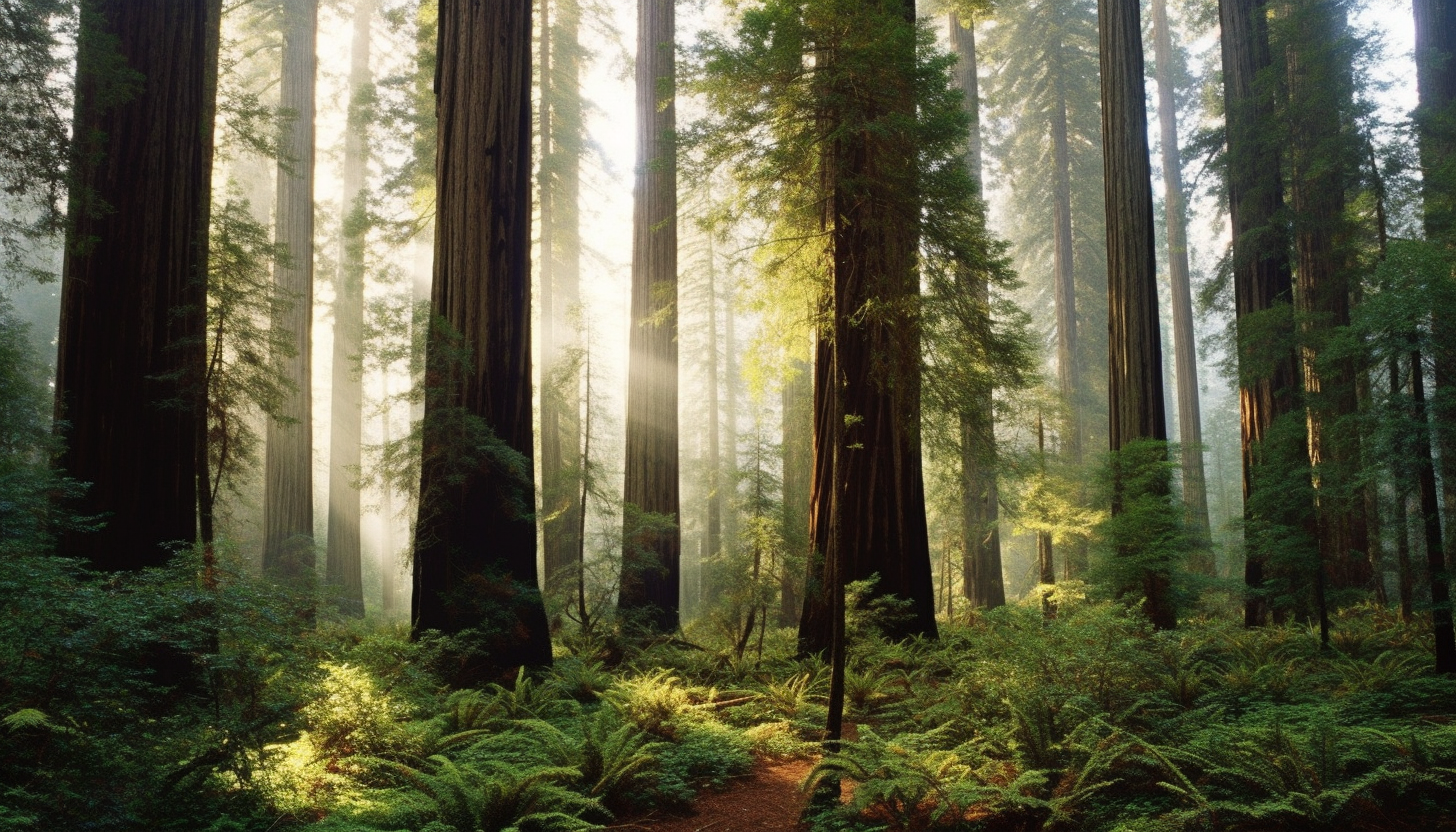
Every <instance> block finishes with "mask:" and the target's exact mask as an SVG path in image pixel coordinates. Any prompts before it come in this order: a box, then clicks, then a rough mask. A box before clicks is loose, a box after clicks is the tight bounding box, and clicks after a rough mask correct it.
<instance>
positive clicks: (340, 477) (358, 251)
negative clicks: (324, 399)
mask: <svg viewBox="0 0 1456 832" xmlns="http://www.w3.org/2000/svg"><path fill="white" fill-rule="evenodd" d="M373 15H374V2H373V0H358V2H357V5H355V7H354V44H353V47H352V49H351V51H350V65H349V120H348V125H347V128H346V130H345V132H344V210H345V216H344V226H343V233H342V234H340V239H339V269H338V272H337V275H338V276H337V277H336V279H335V280H334V291H335V293H336V294H335V297H334V361H333V385H332V393H331V396H332V405H331V407H330V410H331V411H332V419H331V421H332V428H331V429H330V431H329V542H328V554H327V557H326V558H325V564H326V566H325V575H326V576H327V581H328V583H329V586H330V587H331V588H332V589H333V590H334V592H336V593H338V594H337V600H338V603H339V609H340V611H341V612H343V613H344V614H346V615H352V616H362V615H363V614H364V578H363V572H362V569H361V562H360V561H361V559H360V554H359V488H358V485H357V483H356V481H355V480H356V479H357V477H358V476H359V459H360V455H359V443H360V437H361V434H362V432H363V426H364V396H363V393H364V391H363V377H362V374H363V367H362V364H361V363H360V362H361V353H362V351H363V338H364V268H365V266H364V247H365V245H366V244H367V242H368V241H367V239H366V234H367V231H368V218H367V217H368V206H367V204H366V203H365V200H364V178H365V174H366V173H367V171H368V165H369V141H368V135H367V131H368V128H369V124H368V122H369V114H368V113H367V112H366V111H365V108H366V106H367V101H368V98H367V96H368V95H369V92H370V91H369V86H370V85H371V84H372V83H373V76H372V75H371V73H370V71H369V36H370V18H371V17H373Z"/></svg>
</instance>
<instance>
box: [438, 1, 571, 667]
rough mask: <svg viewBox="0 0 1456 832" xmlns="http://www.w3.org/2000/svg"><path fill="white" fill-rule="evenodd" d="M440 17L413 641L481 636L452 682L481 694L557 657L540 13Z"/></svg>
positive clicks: (469, 8)
mask: <svg viewBox="0 0 1456 832" xmlns="http://www.w3.org/2000/svg"><path fill="white" fill-rule="evenodd" d="M439 22H440V29H439V53H438V55H439V58H438V60H439V65H438V66H439V69H438V71H437V73H436V96H437V104H436V112H437V115H438V119H439V134H438V139H437V152H436V162H435V178H436V206H437V207H436V215H435V228H436V230H435V276H434V286H433V290H432V292H431V297H430V307H431V311H432V312H433V314H434V316H435V320H436V324H435V327H434V329H433V331H432V332H431V334H430V335H431V337H430V339H429V342H428V344H427V347H426V351H427V356H426V358H427V361H426V364H427V370H426V398H425V413H424V428H423V430H424V444H423V449H424V458H423V463H422V465H421V475H420V508H419V519H418V520H417V522H416V524H415V555H414V562H415V567H414V568H415V586H414V631H415V633H416V635H418V634H419V633H421V632H423V631H425V630H442V631H444V632H447V633H457V632H460V631H462V630H466V629H470V628H476V629H478V630H479V631H480V634H481V641H480V642H475V643H474V646H472V647H462V648H461V649H460V652H459V654H458V656H456V659H457V661H456V664H455V667H454V672H453V673H452V674H451V676H452V678H451V679H450V680H449V681H450V682H451V684H454V685H457V686H466V685H474V686H478V685H480V684H482V683H484V682H487V681H490V680H493V679H497V678H500V677H501V676H502V675H505V674H508V673H509V672H510V671H511V670H512V669H513V668H514V667H517V666H519V665H523V664H524V665H546V664H550V662H551V641H550V635H549V633H548V632H547V623H546V610H545V607H544V606H543V605H542V602H541V596H540V593H539V592H538V591H537V587H536V524H535V522H534V519H533V518H532V517H531V513H532V510H533V508H534V505H535V500H534V495H533V488H534V477H533V475H532V470H531V467H532V466H531V457H532V448H533V437H532V433H533V431H532V419H531V331H530V326H531V276H530V265H531V261H530V241H531V235H530V181H531V55H530V49H531V12H530V6H529V4H526V3H516V2H505V0H493V2H480V3H457V2H444V3H441V4H440V19H439ZM446 327H448V328H449V329H450V330H453V332H449V331H446V330H445V328H446ZM457 339H458V340H457ZM452 342H453V343H452ZM481 423H483V427H484V428H487V429H488V430H489V431H490V432H491V433H492V434H493V437H483V436H481V429H480V426H481ZM491 438H493V439H494V440H497V441H499V442H500V443H501V444H503V445H505V446H506V449H508V450H506V449H498V448H486V447H482V445H483V444H486V443H489V442H490V439H491ZM509 451H513V452H514V454H513V455H511V456H507V453H508V452H509Z"/></svg>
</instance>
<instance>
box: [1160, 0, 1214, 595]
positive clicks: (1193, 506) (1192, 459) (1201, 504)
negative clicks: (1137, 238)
mask: <svg viewBox="0 0 1456 832" xmlns="http://www.w3.org/2000/svg"><path fill="white" fill-rule="evenodd" d="M1153 55H1154V60H1155V61H1156V63H1157V65H1156V66H1155V67H1154V69H1155V70H1156V73H1157V80H1158V128H1159V141H1160V153H1159V155H1161V156H1162V158H1163V211H1164V218H1165V225H1166V226H1167V229H1168V282H1169V285H1170V287H1171V289H1172V291H1171V292H1170V294H1171V296H1172V303H1173V310H1172V311H1173V315H1172V318H1173V363H1174V366H1175V369H1176V371H1177V378H1178V441H1179V443H1180V444H1181V446H1182V447H1181V449H1180V454H1181V456H1180V460H1179V461H1180V463H1181V468H1182V472H1183V505H1184V507H1185V509H1186V511H1187V513H1188V523H1189V525H1190V526H1191V527H1192V528H1193V530H1194V533H1195V534H1196V535H1197V536H1198V540H1197V545H1196V547H1195V549H1194V552H1193V557H1192V558H1191V560H1190V561H1189V564H1188V566H1189V568H1190V569H1191V570H1192V571H1194V572H1197V573H1198V574H1200V575H1210V576H1211V575H1213V574H1214V563H1213V548H1212V542H1211V540H1210V538H1209V528H1208V487H1207V485H1206V483H1205V481H1204V476H1203V417H1202V414H1201V413H1200V408H1199V402H1198V352H1197V349H1196V348H1195V347H1194V343H1193V297H1192V294H1193V293H1192V291H1191V288H1190V283H1189V279H1188V231H1187V223H1186V218H1185V214H1186V211H1187V208H1186V200H1185V199H1184V197H1183V157H1182V154H1181V153H1180V152H1179V150H1178V111H1177V106H1178V105H1177V97H1176V94H1175V93H1176V91H1175V90H1174V88H1173V35H1172V30H1171V29H1170V27H1169V26H1168V2H1167V0H1153Z"/></svg>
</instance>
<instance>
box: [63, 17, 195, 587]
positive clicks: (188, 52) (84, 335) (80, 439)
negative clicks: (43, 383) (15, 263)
mask: <svg viewBox="0 0 1456 832" xmlns="http://www.w3.org/2000/svg"><path fill="white" fill-rule="evenodd" d="M219 21H220V7H219V4H218V3H216V2H206V3H173V2H168V1H167V0H125V1H124V2H123V0H86V2H83V3H82V4H81V26H82V30H81V36H80V37H79V38H78V40H77V49H76V98H75V109H74V135H75V149H74V155H73V156H72V160H73V161H72V169H71V182H72V184H71V190H70V200H69V211H70V225H69V229H68V233H67V239H66V251H65V260H64V264H63V266H62V286H61V319H60V330H59V346H58V358H57V370H56V415H57V417H58V419H59V420H61V425H62V430H63V431H64V433H65V436H66V448H65V451H64V452H63V454H62V455H61V457H60V459H59V461H58V466H59V467H60V468H61V469H63V470H64V471H65V472H66V474H67V475H68V476H70V477H73V478H75V479H77V480H80V481H84V482H88V483H90V484H91V485H90V487H89V489H88V490H87V492H86V494H85V496H84V497H83V498H82V499H81V500H80V505H79V507H78V508H79V510H80V511H81V512H83V513H85V514H96V515H103V516H104V517H105V521H106V522H105V525H104V526H103V527H102V528H101V530H100V531H98V532H95V533H92V534H85V535H83V534H79V533H70V534H67V535H65V536H64V537H63V538H62V540H61V541H60V551H61V552H62V553H63V554H67V555H71V556H76V557H83V558H86V559H87V560H89V561H90V562H91V564H92V565H94V566H95V567H97V568H100V569H137V568H141V567H145V566H156V565H160V564H163V563H165V562H166V561H167V560H168V559H169V558H170V557H171V551H170V550H169V549H168V548H165V547H164V546H163V544H167V543H181V544H184V545H189V544H192V543H193V542H195V541H196V540H197V538H198V534H199V529H198V500H199V497H200V495H201V494H202V493H203V492H205V489H206V484H207V481H208V478H207V475H206V465H205V463H206V453H207V449H206V445H205V443H204V437H205V435H206V412H205V409H204V407H203V406H202V401H201V395H202V391H203V390H204V389H205V388H204V381H203V376H204V372H205V361H206V357H205V356H206V346H205V345H206V320H207V319H206V301H207V298H206V279H205V274H206V268H207V237H206V231H207V227H208V224H209V223H208V218H209V206H210V193H211V176H212V170H211V167H212V128H211V123H212V115H213V96H214V95H215V84H216V66H217V63H216V61H217V48H218V34H217V33H218V26H219Z"/></svg>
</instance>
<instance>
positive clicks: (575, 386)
mask: <svg viewBox="0 0 1456 832" xmlns="http://www.w3.org/2000/svg"><path fill="white" fill-rule="evenodd" d="M542 10H543V17H542V20H541V24H540V27H539V28H540V31H541V70H540V73H541V98H540V103H539V107H540V119H539V121H540V133H541V168H540V174H539V179H540V184H539V194H540V217H541V258H540V274H539V275H538V281H539V284H540V286H541V323H542V331H541V334H540V337H541V357H540V365H541V381H542V385H541V469H542V470H541V480H542V487H541V503H542V508H543V509H544V510H543V511H542V521H541V534H542V537H543V541H542V544H543V545H542V548H543V549H544V552H545V563H546V581H545V584H546V586H547V587H548V588H552V589H555V588H557V587H558V585H559V584H561V583H562V582H563V581H568V580H571V579H572V576H573V575H574V573H575V563H576V552H577V542H576V535H577V528H578V526H580V525H581V524H580V521H579V518H578V517H577V499H576V497H577V495H576V492H577V490H578V488H577V486H578V484H579V482H578V481H579V479H580V477H581V470H580V468H579V465H578V461H579V460H578V456H579V455H578V453H577V450H578V448H579V446H580V444H581V373H580V372H578V371H576V370H575V369H574V368H575V367H576V365H577V359H576V358H575V357H574V356H572V355H571V353H572V352H573V350H574V348H576V347H577V346H578V345H577V340H576V327H575V325H574V314H575V312H576V311H577V310H576V307H577V306H578V305H579V303H580V299H581V285H580V284H581V278H580V275H581V229H580V211H579V209H578V207H577V203H578V199H579V197H580V193H581V150H582V147H581V89H580V83H581V79H580V72H581V58H580V52H581V45H580V44H579V43H578V39H579V35H580V29H581V8H580V5H579V3H578V0H557V2H555V3H552V2H550V0H542ZM552 10H554V11H555V17H554V18H552V17H550V16H549V14H548V13H549V11H552ZM548 385H549V386H548Z"/></svg>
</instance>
